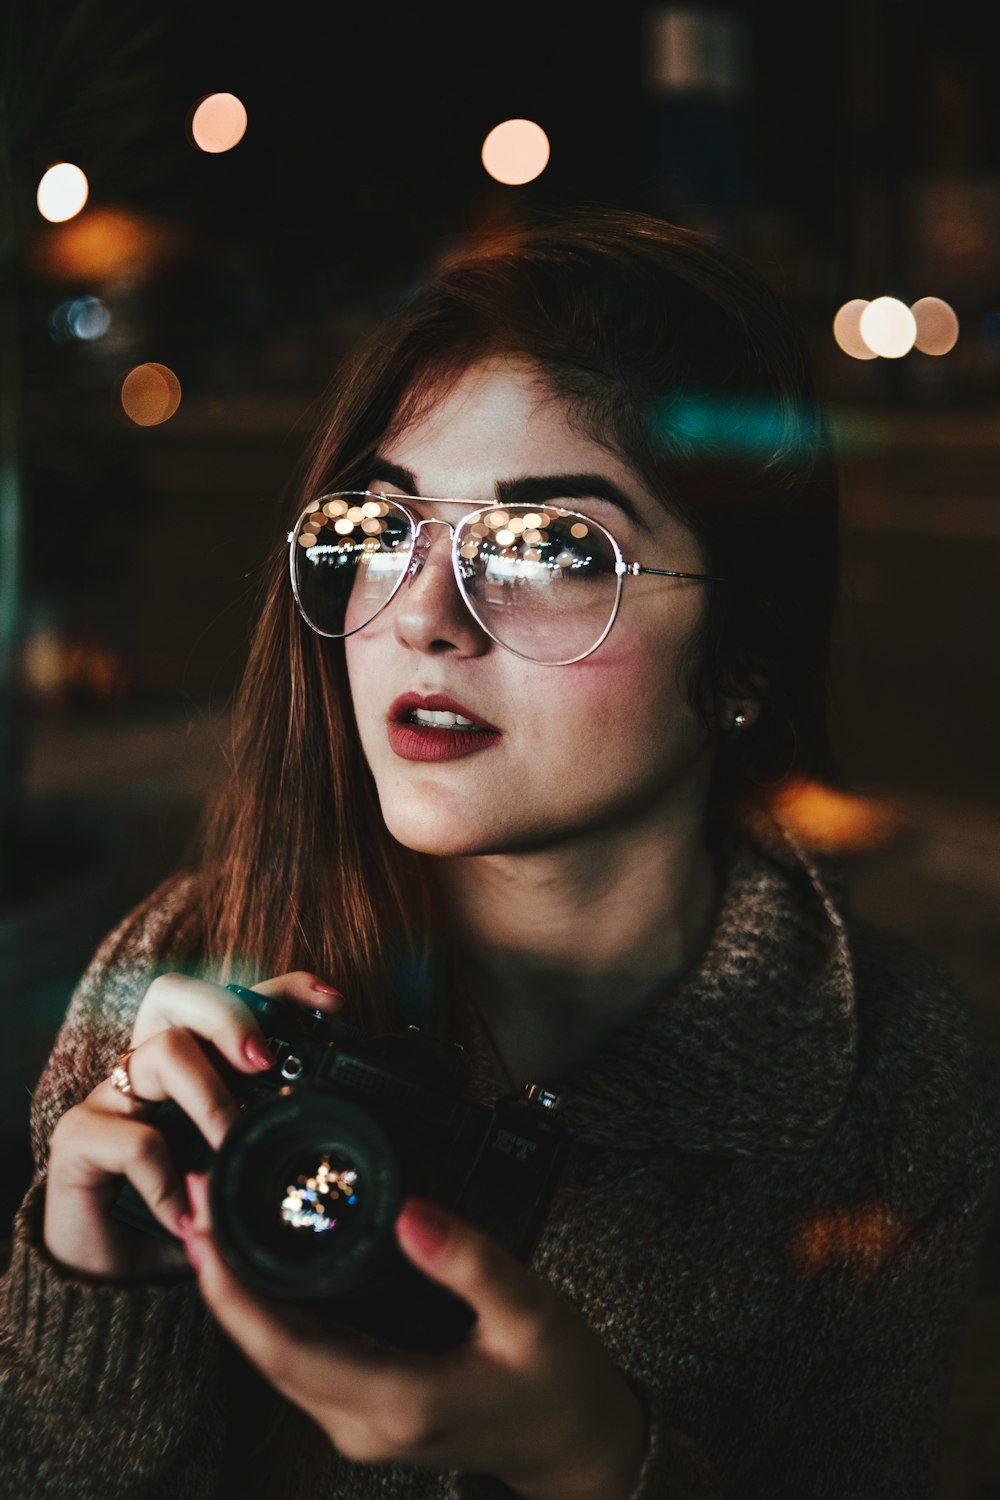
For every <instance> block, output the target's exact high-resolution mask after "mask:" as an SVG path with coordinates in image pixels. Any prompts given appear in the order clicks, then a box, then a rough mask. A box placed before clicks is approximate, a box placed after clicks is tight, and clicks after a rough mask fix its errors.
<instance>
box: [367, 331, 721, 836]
mask: <svg viewBox="0 0 1000 1500" xmlns="http://www.w3.org/2000/svg"><path fill="white" fill-rule="evenodd" d="M380 457H381V459H382V460H383V461H384V467H383V468H382V470H381V471H380V472H378V473H376V475H375V477H374V480H373V482H372V484H371V485H370V488H372V489H374V490H378V491H381V492H383V493H385V494H412V495H438V496H461V497H466V496H467V497H468V499H469V502H470V504H469V509H472V508H473V507H474V506H478V505H484V504H489V503H490V502H492V501H493V500H495V499H497V498H498V490H497V487H498V485H499V484H500V483H501V482H502V481H504V480H507V481H509V480H513V479H517V480H523V479H525V478H527V477H529V476H552V475H562V474H565V475H576V476H579V475H589V476H594V483H593V487H594V489H601V488H610V489H611V490H612V491H614V490H617V491H618V492H619V493H621V494H623V495H624V496H625V497H626V498H627V500H628V501H630V502H631V506H632V507H633V508H634V512H635V515H634V518H633V517H630V516H628V515H627V514H626V513H625V512H624V511H623V510H622V509H621V508H620V507H619V506H618V505H617V504H616V503H615V502H614V501H613V500H612V499H609V498H607V496H602V495H599V494H589V493H583V492H582V491H581V489H580V487H577V488H575V489H572V490H571V494H572V496H573V498H572V499H567V500H566V501H565V504H566V506H567V507H568V508H571V509H573V510H577V511H580V512H581V513H582V514H584V515H585V516H590V517H592V518H593V519H594V520H596V521H598V522H600V523H601V524H602V525H604V526H606V527H607V529H608V530H609V531H610V532H611V533H612V535H613V536H614V537H615V538H616V540H617V541H618V544H619V546H620V547H621V550H622V553H623V555H624V558H625V561H626V562H629V563H631V562H633V561H638V562H640V563H642V564H644V565H646V566H649V567H660V568H675V569H679V570H682V571H688V572H706V571H708V569H707V568H706V565H705V559H704V558H703V556H702V555H701V552H700V549H699V547H698V544H697V542H696V540H695V537H694V535H693V534H692V533H691V532H690V531H688V530H687V528H686V527H685V526H683V525H682V524H681V523H680V522H679V521H678V520H676V519H675V518H674V517H672V516H671V515H669V514H668V512H667V511H666V510H665V509H664V508H663V506H662V505H661V504H660V503H659V502H658V501H657V499H656V497H655V496H654V495H653V494H652V493H651V492H650V491H649V490H648V489H647V488H646V487H645V485H644V484H643V482H642V481H641V480H640V478H639V477H638V475H637V474H636V473H635V472H634V471H633V470H632V469H631V468H630V467H629V466H628V465H627V464H626V463H625V462H624V461H623V460H621V459H619V458H617V457H615V456H613V455H612V453H611V452H610V451H609V450H608V449H606V448H604V447H602V446H601V444H599V443H597V442H595V441H594V439H593V438H590V437H588V436H586V435H584V433H583V432H582V431H580V430H578V428H577V427H576V426H574V425H573V424H572V423H571V422H570V419H569V416H568V413H567V410H566V408H565V406H564V405H563V404H562V402H561V401H560V400H559V399H558V398H556V397H555V396H553V395H552V394H551V392H550V391H549V390H548V389H547V388H546V387H545V386H544V384H543V383H542V379H541V375H540V373H539V371H538V368H537V367H536V366H534V365H533V364H531V363H530V362H529V361H527V360H522V359H510V358H501V357H495V358H490V359H487V360H483V361H482V362H480V363H478V364H476V365H474V366H473V367H472V368H470V369H469V370H468V371H467V372H466V373H465V374H464V375H463V376H462V377H461V378H460V379H459V380H458V381H457V382H456V383H455V384H454V385H453V386H451V387H450V388H445V390H444V391H443V393H442V395H441V397H440V399H439V400H438V401H437V402H436V403H435V404H434V405H433V406H432V407H431V408H430V409H429V410H427V411H426V413H425V414H424V415H423V416H421V417H419V418H418V419H417V420H415V421H413V422H412V424H411V425H410V426H408V427H406V428H405V429H404V430H403V431H402V432H401V433H400V434H399V436H398V437H396V438H395V439H394V440H393V441H392V442H391V443H389V444H387V446H386V450H385V452H384V453H383V454H382V455H380ZM390 466H391V467H390ZM400 471H406V472H407V474H408V475H409V476H411V478H407V477H405V476H404V475H403V474H401V472H400ZM602 481H603V484H602ZM589 487H590V486H589V485H588V486H584V489H589ZM413 509H415V510H416V511H419V513H420V514H421V515H423V516H428V517H432V516H433V517H439V518H441V519H444V520H447V521H450V522H453V523H454V522H456V521H457V520H458V518H459V516H460V515H461V514H462V509H461V507H460V506H455V505H451V506H433V505H428V506H414V507H413ZM424 535H425V536H426V537H428V538H429V540H430V542H431V547H430V550H429V552H428V553H427V555H426V560H425V562H424V565H423V567H422V568H421V569H420V571H419V572H418V573H417V575H416V577H415V578H413V579H412V580H410V581H409V582H407V583H404V584H403V586H402V587H401V589H400V591H399V592H398V593H397V594H396V596H395V598H394V599H393V600H392V602H391V603H390V604H389V605H388V607H387V608H386V609H384V610H383V611H382V613H381V614H379V615H378V616H377V617H376V618H375V619H374V620H373V621H371V622H370V623H369V624H368V625H366V626H365V627H364V629H362V630H360V631H358V632H357V633H356V634H354V635H351V636H348V637H347V639H346V641H345V643H344V645H345V650H346V653H347V671H348V677H349V680H350V687H351V695H352V698H353V703H354V711H355V714H356V717H357V724H358V731H359V734H360V736H361V744H362V747H363V749H364V753H365V756H366V758H367V761H368V765H369V766H370V768H371V771H372V775H373V776H374V778H375V783H376V786H377V788H378V794H379V798H380V801H381V807H382V814H383V817H384V818H385V822H386V825H387V827H388V829H389V831H390V833H391V834H392V835H393V836H394V837H395V838H396V839H397V840H399V842H400V843H402V844H404V845H407V846H408V847H410V848H412V849H416V850H420V851H422V852H424V853H427V854H437V855H456V854H494V853H510V852H519V851H526V850H531V849H540V848H545V847H550V846H555V845H559V844H563V843H565V842H567V841H571V840H573V839H574V838H576V837H578V836H580V835H581V834H587V833H592V832H596V831H597V830H599V829H601V828H612V827H613V828H616V829H618V830H619V831H620V830H621V829H622V828H623V826H626V825H627V824H628V822H629V821H636V820H639V821H640V822H644V821H646V820H648V819H649V817H650V816H656V815H658V814H659V813H667V814H668V815H669V810H670V808H671V807H676V810H677V812H678V813H679V814H680V815H681V816H685V817H686V816H690V815H691V813H692V811H693V812H694V814H695V815H696V816H698V815H700V812H701V809H702V807H703V803H704V796H705V788H706V786H707V779H708V773H709V770H710V755H711V740H710V736H709V735H708V734H707V732H706V730H705V728H704V726H703V725H702V724H701V722H700V720H699V719H698V718H697V717H696V716H695V714H694V712H693V711H692V709H691V708H689V706H688V705H687V703H686V702H685V701H684V699H683V698H682V696H681V695H680V692H679V690H678V686H677V683H676V681H675V678H676V667H677V662H678V658H679V655H680V652H681V649H682V647H683V645H684V643H685V642H686V641H687V640H688V638H689V636H690V635H691V632H692V631H693V630H694V628H695V626H696V625H697V624H698V621H699V619H700V618H701V615H702V611H703V610H704V609H705V608H706V605H707V593H706V591H707V590H708V589H709V588H711V587H713V585H712V584H709V583H701V582H696V581H693V580H687V579H680V578H663V577H654V576H649V575H646V574H640V575H639V576H637V577H632V576H628V577H626V578H625V580H624V585H623V590H622V600H621V607H620V609H619V611H618V616H617V619H616V620H615V623H614V625H613V626H612V629H611V632H610V634H609V635H608V636H607V638H606V639H605V640H604V642H603V643H602V644H601V645H600V646H599V647H598V648H597V650H596V651H595V652H594V653H593V654H592V655H591V656H588V657H586V658H584V660H582V661H579V662H575V663H573V664H572V665H570V666H549V665H543V664H541V663H536V662H532V661H525V660H523V659H522V658H521V657H518V656H515V655H514V654H513V653H512V652H510V651H507V650H505V649H504V648H503V647H502V646H500V645H497V644H496V643H495V642H494V641H493V640H492V639H491V638H490V637H489V636H488V635H487V634H486V632H485V631H484V630H482V629H481V627H480V626H479V625H478V624H477V623H476V621H475V620H474V619H473V617H472V615H471V614H470V613H469V611H468V609H467V608H466V606H465V604H464V602H463V600H462V597H461V595H460V593H459V591H458V587H457V585H456V582H455V577H454V573H453V571H452V567H451V560H450V541H451V537H450V533H449V531H448V530H447V528H446V527H444V526H437V525H434V526H428V527H426V528H425V531H424ZM404 694H415V695H418V697H419V698H422V699H427V698H431V697H433V696H440V697H444V698H446V699H448V700H449V701H450V703H453V704H454V705H455V706H456V709H457V710H458V711H460V712H464V714H465V715H466V716H467V717H472V718H474V719H476V720H479V721H481V722H483V723H485V724H488V725H490V726H492V727H493V729H494V730H495V731H497V732H496V733H491V734H481V735H479V736H475V737H474V736H471V735H469V734H468V732H466V734H464V735H463V734H461V733H456V731H455V730H450V729H447V728H440V729H439V728H434V727H428V728H426V729H422V730H421V729H419V728H418V729H416V731H415V732H414V731H413V730H412V729H411V730H409V731H408V730H407V728H406V723H405V720H406V718H408V717H410V716H411V715H412V709H411V710H409V712H408V711H407V709H406V707H405V705H404V706H402V707H401V706H399V705H398V703H397V700H398V699H399V698H400V697H401V696H402V695H404ZM394 705H396V708H395V718H396V720H397V722H395V723H394V722H393V713H394V710H393V706H394ZM400 720H402V721H403V722H399V721H400ZM435 736H441V739H440V742H439V741H438V740H436V739H435ZM439 743H440V747H441V752H443V753H439V752H438V744H439ZM469 744H471V746H472V748H471V749H470V750H468V752H467V753H457V754H455V753H453V752H454V751H456V750H458V751H461V750H462V749H463V748H464V747H465V746H466V745H469ZM413 755H416V756H417V757H418V758H411V756H413Z"/></svg>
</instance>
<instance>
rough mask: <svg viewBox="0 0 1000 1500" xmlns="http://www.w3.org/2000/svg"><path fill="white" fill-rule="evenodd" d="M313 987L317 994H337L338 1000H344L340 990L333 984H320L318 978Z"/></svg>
mask: <svg viewBox="0 0 1000 1500" xmlns="http://www.w3.org/2000/svg"><path fill="white" fill-rule="evenodd" d="M313 989H314V990H315V991H316V993H317V995H336V997H337V999H338V1000H343V998H344V997H343V995H342V994H341V992H340V990H335V989H334V987H333V985H332V984H320V982H319V980H318V979H317V980H316V983H315V984H314V985H313Z"/></svg>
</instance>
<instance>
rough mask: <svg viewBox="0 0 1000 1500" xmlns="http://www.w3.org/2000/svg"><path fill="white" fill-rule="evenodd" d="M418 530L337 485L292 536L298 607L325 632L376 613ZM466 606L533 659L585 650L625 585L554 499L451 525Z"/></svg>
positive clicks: (600, 537)
mask: <svg viewBox="0 0 1000 1500" xmlns="http://www.w3.org/2000/svg"><path fill="white" fill-rule="evenodd" d="M413 537H414V530H413V525H412V523H411V520H410V517H409V515H408V514H407V512H406V511H405V510H403V508H402V507H401V506H400V505H398V504H395V503H394V502H393V501H391V500H388V499H380V498H375V497H372V496H368V495H363V494H339V495H331V496H328V497H326V499H325V500H323V501H320V502H315V509H310V510H309V511H308V512H307V513H306V514H304V515H303V517H302V519H301V521H300V523H299V526H298V527H297V528H296V532H295V534H294V537H293V543H292V574H293V579H294V582H295V591H296V596H297V598H298V602H299V608H300V609H301V611H302V613H303V615H304V616H305V618H306V620H307V621H308V622H309V624H310V625H312V626H313V628H314V629H316V630H318V631H320V633H321V634H323V635H332V636H342V635H349V634H352V633H353V632H354V631H356V630H360V629H361V628H362V627H363V626H365V625H367V624H368V623H369V621H371V620H372V619H374V617H375V615H376V614H377V613H378V612H379V610H381V609H383V608H384V607H385V605H386V604H387V603H388V602H389V600H390V599H391V597H392V595H393V594H394V592H395V591H396V589H397V588H399V587H400V585H401V583H402V580H403V579H404V577H405V575H406V572H407V568H408V567H409V564H410V560H411V558H412V555H413ZM456 545H457V551H458V561H459V576H460V579H461V585H462V592H463V594H464V596H465V600H466V603H467V605H468V607H469V609H470V611H471V613H472V614H473V616H474V617H475V619H476V620H477V621H478V622H479V624H480V625H481V626H482V627H483V628H484V629H485V630H486V631H487V632H488V633H489V634H490V635H491V636H492V637H493V638H494V639H495V640H497V641H499V642H500V644H501V645H504V646H507V647H508V648H509V649H510V650H512V651H515V652H517V653H518V654H519V655H521V656H525V657H528V658H529V659H530V660H532V661H539V662H550V663H558V662H568V661H572V660H575V659H576V658H578V657H580V656H584V655H586V654H587V653H588V652H589V651H590V650H592V649H593V648H594V647H595V646H596V645H597V644H598V642H599V641H600V640H601V639H602V637H603V635H604V634H605V632H606V631H607V629H608V626H609V624H610V622H611V620H612V618H613V616H614V612H615V608H616V604H617V600H618V593H619V589H620V587H621V583H620V579H619V577H618V574H617V572H616V568H615V564H616V561H617V558H616V555H615V550H614V546H613V544H612V542H611V541H610V539H609V538H608V537H607V536H606V535H605V533H604V532H603V530H602V529H601V528H600V527H598V526H596V525H594V523H593V522H591V521H588V520H587V518H586V517H584V516H581V515H579V514H577V513H576V512H574V511H571V510H565V509H563V508H562V507H559V506H556V505H553V504H551V503H549V504H546V505H545V506H535V507H533V506H530V505H507V506H497V507H496V508H492V509H490V508H484V509H482V510H480V511H478V512H475V513H474V514H472V515H470V516H469V517H467V518H466V519H465V520H463V522H462V523H461V525H460V526H459V528H458V531H457V534H456Z"/></svg>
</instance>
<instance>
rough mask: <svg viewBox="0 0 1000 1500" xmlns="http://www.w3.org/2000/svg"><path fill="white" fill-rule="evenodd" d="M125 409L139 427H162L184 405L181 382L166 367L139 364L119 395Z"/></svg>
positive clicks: (126, 413) (132, 371) (122, 386)
mask: <svg viewBox="0 0 1000 1500" xmlns="http://www.w3.org/2000/svg"><path fill="white" fill-rule="evenodd" d="M119 396H120V399H121V404H122V410H123V411H124V413H125V415H126V416H127V417H128V418H129V420H130V421H132V422H134V423H135V425H136V426H137V427H158V426H159V425H160V423H161V422H167V421H169V420H170V418H171V417H172V416H173V414H174V412H175V411H176V410H177V408H178V406H180V404H181V383H180V381H179V380H178V379H177V376H176V375H175V374H174V372H173V370H171V369H169V368H168V367H167V366H166V365H158V364H153V363H149V364H145V365H136V367H135V369H134V370H129V372H128V374H127V375H126V376H125V378H124V380H123V381H122V383H121V390H120V392H119Z"/></svg>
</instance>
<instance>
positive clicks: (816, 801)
mask: <svg viewBox="0 0 1000 1500" xmlns="http://www.w3.org/2000/svg"><path fill="white" fill-rule="evenodd" d="M770 802H771V807H772V810H773V812H774V813H775V815H776V816H777V818H778V820H779V822H781V823H783V824H784V825H785V826H786V827H788V828H790V829H791V830H792V831H793V832H794V833H796V834H798V836H799V838H801V839H802V841H803V842H804V843H805V844H807V845H808V846H809V848H811V849H815V850H817V851H821V852H825V853H828V854H849V853H859V852H861V851H868V850H872V849H879V848H882V847H883V846H885V845H888V844H891V843H893V842H894V841H895V840H896V839H897V838H898V837H899V836H900V834H901V833H903V832H904V830H905V828H906V820H905V818H904V816H903V814H902V812H901V811H900V809H899V808H898V807H897V806H896V804H895V803H893V802H892V801H890V800H888V799H887V798H884V797H859V796H856V795H854V794H852V793H850V792H842V791H839V790H838V789H837V788H836V787H832V786H825V785H824V784H823V783H822V782H818V781H810V780H809V779H808V778H805V777H792V778H789V779H788V780H787V781H785V782H783V783H781V785H780V786H778V787H777V788H776V789H775V790H774V792H773V793H772V794H771V797H770Z"/></svg>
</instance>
